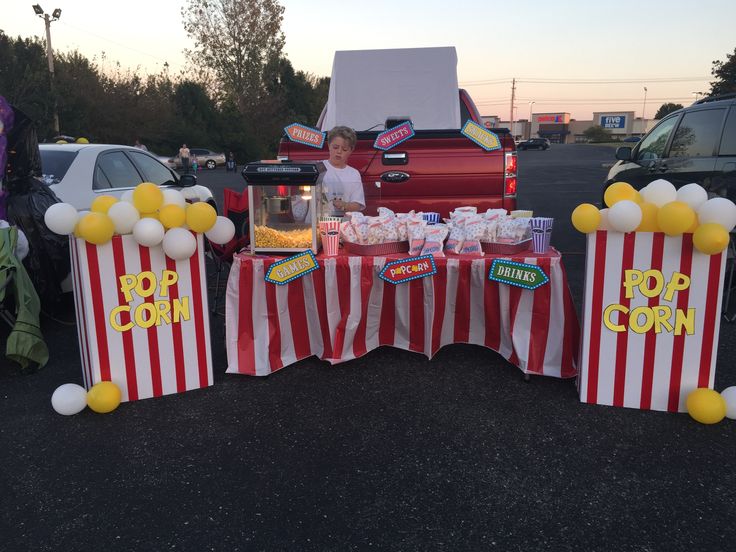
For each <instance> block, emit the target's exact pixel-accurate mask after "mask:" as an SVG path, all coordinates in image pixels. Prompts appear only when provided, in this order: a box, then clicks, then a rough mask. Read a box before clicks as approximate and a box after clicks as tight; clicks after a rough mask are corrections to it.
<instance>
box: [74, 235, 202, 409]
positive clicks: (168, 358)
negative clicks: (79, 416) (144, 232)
mask: <svg viewBox="0 0 736 552" xmlns="http://www.w3.org/2000/svg"><path fill="white" fill-rule="evenodd" d="M70 240H71V241H70V251H71V260H72V276H73V280H74V301H75V307H76V308H75V310H76V314H77V333H78V337H79V349H80V353H81V357H82V368H83V375H84V383H85V386H86V387H87V388H89V387H91V386H92V385H94V384H95V383H98V382H100V381H112V382H114V383H115V384H117V385H118V387H120V389H121V391H122V393H123V400H124V401H134V400H138V399H145V398H149V397H160V396H162V395H168V394H171V393H181V392H183V391H189V390H191V389H199V388H201V387H207V386H209V385H212V383H213V378H212V353H211V351H210V327H209V313H208V310H207V275H206V272H205V266H204V242H203V238H202V235H201V234H199V235H197V249H196V251H195V252H194V254H193V255H192V256H191V258H189V259H186V260H182V261H175V260H173V259H171V258H169V257H167V256H166V255H165V254H164V252H163V249H162V247H161V246H156V247H144V246H141V245H138V244H137V243H136V242H135V240H134V239H133V236H131V235H124V236H114V237H113V238H112V240H111V241H110V242H108V243H106V244H104V245H93V244H91V243H87V242H85V241H84V240H82V239H80V238H74V237H72V238H71V239H70Z"/></svg>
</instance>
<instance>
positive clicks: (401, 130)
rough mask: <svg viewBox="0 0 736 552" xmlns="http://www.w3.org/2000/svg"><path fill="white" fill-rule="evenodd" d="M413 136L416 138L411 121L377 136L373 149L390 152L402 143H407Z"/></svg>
mask: <svg viewBox="0 0 736 552" xmlns="http://www.w3.org/2000/svg"><path fill="white" fill-rule="evenodd" d="M412 136H414V127H413V126H411V123H410V122H409V121H406V122H404V123H401V124H400V125H396V126H395V127H391V128H389V129H388V130H384V131H383V132H381V133H380V134H379V135H378V136H376V141H375V142H373V147H374V148H376V149H379V150H383V151H386V150H390V149H391V148H393V147H395V146H398V145H399V144H401V143H402V142H405V141H406V140H408V139H409V138H411V137H412Z"/></svg>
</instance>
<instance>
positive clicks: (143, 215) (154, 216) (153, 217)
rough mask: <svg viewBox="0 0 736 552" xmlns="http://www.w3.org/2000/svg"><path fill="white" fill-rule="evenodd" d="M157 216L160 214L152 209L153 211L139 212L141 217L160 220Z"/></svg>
mask: <svg viewBox="0 0 736 552" xmlns="http://www.w3.org/2000/svg"><path fill="white" fill-rule="evenodd" d="M159 216H160V215H159V212H158V211H154V212H153V213H141V218H152V219H156V220H160V219H159Z"/></svg>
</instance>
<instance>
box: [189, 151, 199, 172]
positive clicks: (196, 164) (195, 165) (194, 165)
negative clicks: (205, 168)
mask: <svg viewBox="0 0 736 552" xmlns="http://www.w3.org/2000/svg"><path fill="white" fill-rule="evenodd" d="M189 160H190V163H191V164H192V171H193V172H195V173H196V172H197V171H198V170H199V162H198V161H197V156H196V155H194V154H192V155H191V157H190V158H189Z"/></svg>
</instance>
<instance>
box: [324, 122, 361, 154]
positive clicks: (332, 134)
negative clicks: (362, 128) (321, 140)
mask: <svg viewBox="0 0 736 552" xmlns="http://www.w3.org/2000/svg"><path fill="white" fill-rule="evenodd" d="M337 137H340V138H342V139H343V140H345V141H346V142H347V143H348V145H349V146H350V149H355V144H356V143H357V142H358V136H357V135H356V134H355V131H354V130H353V129H352V128H350V127H346V126H336V127H334V128H333V129H332V130H330V131H329V132H328V133H327V143H328V144H330V143H331V142H332V140H334V139H335V138H337Z"/></svg>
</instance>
